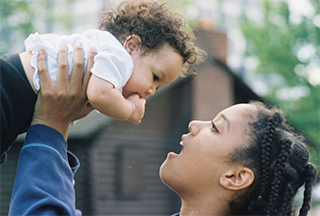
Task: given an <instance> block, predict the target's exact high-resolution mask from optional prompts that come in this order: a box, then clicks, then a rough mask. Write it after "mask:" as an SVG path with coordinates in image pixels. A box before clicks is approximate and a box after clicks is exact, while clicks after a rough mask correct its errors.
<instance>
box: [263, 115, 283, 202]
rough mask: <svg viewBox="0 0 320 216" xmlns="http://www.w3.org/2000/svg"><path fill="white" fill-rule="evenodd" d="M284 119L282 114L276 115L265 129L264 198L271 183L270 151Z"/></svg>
mask: <svg viewBox="0 0 320 216" xmlns="http://www.w3.org/2000/svg"><path fill="white" fill-rule="evenodd" d="M282 120H283V118H282V116H281V114H279V113H277V112H276V113H274V114H273V115H272V116H271V117H270V119H269V121H268V123H267V127H266V129H265V133H264V135H263V140H262V142H261V165H262V167H261V169H262V183H261V190H260V195H261V196H264V194H265V190H266V188H267V184H268V182H269V173H270V149H271V143H272V140H273V137H274V132H275V130H276V127H277V126H278V125H279V124H280V123H281V122H282Z"/></svg>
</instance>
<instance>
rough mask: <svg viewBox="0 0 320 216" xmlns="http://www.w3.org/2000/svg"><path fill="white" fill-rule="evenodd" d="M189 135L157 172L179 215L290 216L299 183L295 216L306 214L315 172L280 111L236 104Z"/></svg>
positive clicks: (195, 125)
mask: <svg viewBox="0 0 320 216" xmlns="http://www.w3.org/2000/svg"><path fill="white" fill-rule="evenodd" d="M189 130H190V133H189V134H187V135H183V136H182V141H181V143H180V144H181V145H182V150H181V153H180V154H179V155H177V154H175V153H172V152H170V153H169V154H168V157H167V159H166V160H165V162H164V163H163V164H162V166H161V168H160V177H161V179H162V181H163V182H164V183H165V184H166V185H167V186H168V187H170V188H171V189H172V190H174V191H175V192H176V193H177V194H178V195H179V196H180V197H181V202H182V206H181V211H180V215H290V214H291V212H292V211H293V210H294V209H293V208H292V201H293V197H294V195H295V194H296V193H297V190H298V188H299V187H301V186H302V185H303V184H305V192H304V200H303V205H302V207H301V209H300V215H307V213H308V211H309V209H310V198H311V190H312V183H313V181H314V179H315V176H316V169H315V167H314V165H312V164H311V163H310V162H309V153H308V150H307V148H306V146H305V145H304V141H303V139H302V138H301V137H299V136H297V135H296V134H295V133H294V132H293V130H292V129H291V128H290V127H289V125H288V124H287V123H286V122H285V120H284V117H283V115H282V114H281V112H280V111H278V110H276V109H269V108H267V107H266V106H264V105H263V104H262V103H258V102H254V103H250V104H239V105H235V106H232V107H230V108H227V109H225V110H223V111H221V112H220V113H219V114H218V115H217V116H216V117H215V118H214V119H213V120H212V121H206V122H203V121H192V122H191V123H190V124H189ZM177 215H179V214H177Z"/></svg>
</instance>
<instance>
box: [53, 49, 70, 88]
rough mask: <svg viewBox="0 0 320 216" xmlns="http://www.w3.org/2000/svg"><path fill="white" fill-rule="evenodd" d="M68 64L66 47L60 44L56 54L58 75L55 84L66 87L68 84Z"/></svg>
mask: <svg viewBox="0 0 320 216" xmlns="http://www.w3.org/2000/svg"><path fill="white" fill-rule="evenodd" d="M68 69H69V64H68V47H67V45H65V44H61V45H60V47H59V53H58V74H57V80H56V83H57V84H61V86H63V87H66V86H67V85H68V83H69V72H68Z"/></svg>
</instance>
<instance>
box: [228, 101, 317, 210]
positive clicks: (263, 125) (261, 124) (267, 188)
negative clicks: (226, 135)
mask: <svg viewBox="0 0 320 216" xmlns="http://www.w3.org/2000/svg"><path fill="white" fill-rule="evenodd" d="M251 104H253V105H255V106H256V107H257V109H258V111H257V115H256V116H257V117H256V121H255V122H253V123H249V130H248V131H250V132H249V134H248V137H249V141H248V143H246V144H245V145H242V147H240V149H236V150H235V151H234V152H233V153H232V155H231V162H232V163H241V164H243V165H244V166H247V167H248V168H250V169H252V170H253V172H254V175H255V180H254V183H253V184H252V185H251V186H250V187H249V188H248V190H247V191H246V192H245V194H242V195H239V196H238V197H237V198H236V199H234V200H233V201H232V202H231V203H230V207H231V209H232V211H233V214H234V215H279V216H281V215H291V214H292V212H293V210H294V209H293V207H292V203H293V198H294V196H295V194H296V193H297V190H298V189H299V188H300V187H301V186H302V185H303V184H305V190H304V199H303V205H302V207H301V209H300V212H299V215H301V216H302V215H307V213H308V211H309V209H310V202H311V191H312V185H313V183H314V180H315V178H316V174H317V171H316V168H315V166H314V165H313V164H311V163H310V162H309V152H308V150H307V147H306V145H305V143H306V142H305V139H304V138H303V137H302V136H301V135H298V133H296V132H295V131H294V130H293V128H292V127H291V126H290V125H289V124H288V123H287V122H286V121H285V119H284V117H283V114H282V113H281V111H279V110H277V109H275V108H272V109H270V108H269V107H268V106H267V105H265V104H263V103H260V102H251Z"/></svg>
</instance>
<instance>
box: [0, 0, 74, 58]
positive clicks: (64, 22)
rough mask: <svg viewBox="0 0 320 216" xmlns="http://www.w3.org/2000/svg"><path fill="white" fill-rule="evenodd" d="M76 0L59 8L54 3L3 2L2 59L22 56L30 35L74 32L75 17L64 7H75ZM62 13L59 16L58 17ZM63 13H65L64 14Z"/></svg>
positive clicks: (0, 21) (0, 6) (0, 4)
mask: <svg viewBox="0 0 320 216" xmlns="http://www.w3.org/2000/svg"><path fill="white" fill-rule="evenodd" d="M74 1H75V0H67V1H66V2H64V4H61V3H60V4H57V2H56V1H52V0H41V1H30V0H15V1H12V0H1V1H0V47H1V49H0V56H2V55H3V54H6V53H14V52H22V51H23V50H24V40H25V39H26V38H27V37H28V36H29V34H31V33H34V32H36V31H38V32H39V33H51V32H52V31H53V29H54V26H58V25H59V27H60V29H61V26H62V27H65V28H66V29H69V30H71V29H70V27H71V25H72V23H73V19H72V13H71V12H70V11H68V10H66V11H65V12H64V10H61V7H65V5H71V4H72V3H73V2H74ZM56 11H59V13H55V12H56ZM61 11H63V12H61Z"/></svg>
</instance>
